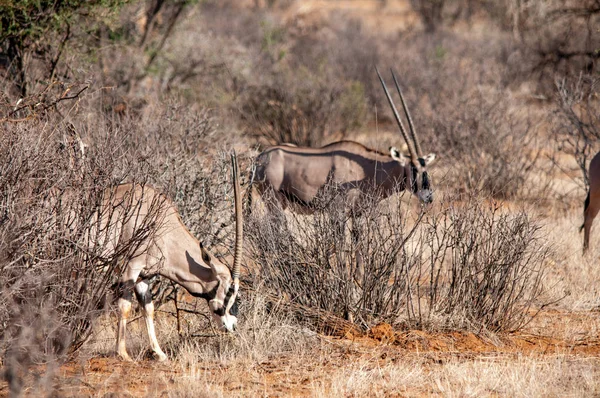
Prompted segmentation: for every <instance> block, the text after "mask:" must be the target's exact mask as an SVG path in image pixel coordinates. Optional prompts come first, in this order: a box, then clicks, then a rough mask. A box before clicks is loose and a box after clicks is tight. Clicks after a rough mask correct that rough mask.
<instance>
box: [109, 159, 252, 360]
mask: <svg viewBox="0 0 600 398" xmlns="http://www.w3.org/2000/svg"><path fill="white" fill-rule="evenodd" d="M232 163H233V184H234V197H235V214H236V241H235V251H234V259H233V266H232V269H231V270H230V269H229V268H228V267H227V266H226V265H224V264H223V263H221V262H220V261H219V260H218V259H216V258H215V257H213V256H212V255H211V254H210V253H209V252H208V251H207V250H206V249H205V248H204V247H202V244H201V243H199V242H198V240H197V239H196V238H195V237H194V236H193V235H192V234H191V233H190V231H189V230H188V229H187V228H186V227H185V225H184V224H183V222H182V221H181V218H180V217H179V213H178V212H177V209H176V207H175V205H174V204H173V203H172V202H171V201H169V200H168V199H167V198H165V197H164V196H163V195H162V194H160V193H158V192H157V191H156V190H154V189H153V188H151V187H148V186H143V187H142V186H140V185H132V184H124V185H119V186H118V187H116V188H115V189H112V190H110V192H108V193H107V195H106V197H108V198H109V199H106V200H105V203H104V206H107V207H110V208H112V209H113V210H112V211H111V215H110V216H107V217H106V218H107V219H106V220H103V221H102V223H101V224H102V225H112V226H113V227H112V228H110V229H108V228H107V230H108V232H106V231H105V232H102V234H104V235H108V236H101V238H102V239H108V241H109V242H110V241H115V242H117V241H118V240H119V239H121V237H129V236H132V235H133V234H135V233H136V232H135V230H136V227H137V226H138V225H137V224H139V223H141V222H142V221H143V219H144V217H145V216H146V215H147V214H149V213H151V212H153V211H154V210H153V209H151V207H152V206H154V205H155V204H156V203H159V205H160V209H159V210H158V211H157V212H156V217H157V219H158V221H159V223H158V226H157V228H156V231H154V232H153V233H152V236H148V237H147V238H144V240H143V242H142V243H141V244H140V245H139V247H138V249H137V251H136V252H135V253H133V255H132V256H130V258H131V260H129V261H128V262H127V263H126V264H125V265H124V268H123V270H124V271H123V274H122V276H121V277H120V281H119V289H118V291H119V295H120V297H119V300H118V308H119V325H118V334H117V347H116V351H117V354H118V355H119V356H120V357H121V358H123V359H125V360H131V358H130V356H129V354H128V353H127V349H126V343H125V341H126V339H125V332H126V325H127V319H128V317H129V314H130V311H131V305H132V298H133V293H134V292H135V295H136V297H137V299H138V301H139V303H140V305H141V307H142V309H143V313H144V318H145V321H146V328H147V331H148V337H149V339H150V345H151V347H152V350H153V351H154V353H155V354H156V355H157V357H158V359H159V360H165V359H166V358H167V356H166V355H165V353H164V352H163V351H162V350H161V348H160V346H159V344H158V341H157V339H156V333H155V329H154V321H153V316H154V305H153V303H152V294H151V292H150V289H149V287H148V284H147V283H146V282H145V278H148V277H150V276H153V275H160V276H162V277H165V278H168V279H170V280H172V281H173V282H175V283H177V284H179V285H181V286H183V287H184V288H185V289H186V290H187V291H188V292H189V293H190V294H191V295H192V296H195V297H200V298H203V299H205V300H206V301H207V302H208V306H209V308H210V310H211V312H212V313H213V315H214V318H215V319H216V321H217V322H218V324H219V325H220V327H221V328H222V329H224V330H227V331H233V330H234V329H235V327H236V323H237V311H238V308H237V295H238V289H239V275H240V262H241V251H242V241H243V236H242V232H243V230H242V213H241V202H240V200H241V199H240V188H239V179H238V167H237V161H236V158H235V155H232ZM157 199H158V200H157ZM131 209H135V216H128V217H126V216H124V215H125V214H127V213H131Z"/></svg>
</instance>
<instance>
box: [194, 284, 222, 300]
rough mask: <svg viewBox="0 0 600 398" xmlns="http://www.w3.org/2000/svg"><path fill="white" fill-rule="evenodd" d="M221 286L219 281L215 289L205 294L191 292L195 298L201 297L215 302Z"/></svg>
mask: <svg viewBox="0 0 600 398" xmlns="http://www.w3.org/2000/svg"><path fill="white" fill-rule="evenodd" d="M220 284H221V281H217V284H216V285H215V287H213V288H212V289H211V290H210V291H208V292H204V293H192V292H190V294H191V295H192V296H194V297H200V298H203V299H205V300H206V301H210V300H213V299H214V298H215V297H216V296H217V289H219V285H220Z"/></svg>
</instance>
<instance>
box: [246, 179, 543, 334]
mask: <svg viewBox="0 0 600 398" xmlns="http://www.w3.org/2000/svg"><path fill="white" fill-rule="evenodd" d="M453 203H454V204H453ZM456 203H461V204H460V205H458V204H456ZM316 207H317V208H318V209H319V211H318V212H316V213H315V214H314V215H312V216H298V215H295V214H294V213H290V214H287V217H286V213H281V212H280V211H278V210H277V209H276V210H275V214H265V215H260V214H259V215H257V212H254V213H253V214H252V216H251V217H250V219H249V220H248V221H247V225H248V239H249V244H250V250H251V255H252V257H253V258H254V259H255V261H256V262H257V264H258V266H259V268H258V269H257V270H256V273H255V274H254V278H255V279H256V280H258V281H260V282H261V283H262V284H264V286H265V287H266V288H267V289H272V290H273V291H276V292H277V293H278V294H279V295H281V296H282V297H287V299H289V300H291V302H293V303H299V304H302V305H306V306H308V307H315V308H320V309H322V310H324V311H326V312H329V313H333V314H335V315H337V316H339V317H345V318H346V319H350V320H353V321H354V322H355V323H357V324H359V325H360V326H362V327H369V326H372V325H374V324H375V323H377V322H382V321H385V322H390V323H392V324H396V325H404V326H406V327H410V328H424V329H463V330H471V331H476V332H481V331H483V330H487V331H509V330H515V329H518V328H520V327H522V326H523V325H524V324H525V323H526V322H527V321H528V320H530V318H531V315H530V313H529V312H528V309H531V308H532V307H534V306H536V305H538V304H539V303H538V301H537V300H538V298H539V297H540V294H541V293H542V285H541V280H542V276H543V268H542V267H543V264H544V261H545V259H546V258H547V256H548V255H549V249H548V247H546V246H544V244H543V243H542V240H541V236H540V227H539V226H538V225H536V224H535V223H533V222H532V221H531V220H530V219H529V217H528V216H527V214H526V213H524V212H519V213H506V212H504V211H503V210H501V209H500V208H499V207H497V206H495V205H494V204H485V202H484V201H482V200H481V199H478V198H476V197H467V198H466V199H465V200H464V201H462V202H459V201H457V198H444V199H442V201H441V204H440V207H439V210H437V209H435V208H434V209H431V210H430V211H428V212H426V213H421V214H419V215H418V216H415V215H412V216H410V213H409V211H410V210H408V209H406V210H404V211H403V210H401V208H400V207H399V202H398V201H397V200H396V198H392V199H390V200H388V201H386V202H384V203H382V204H380V205H377V202H376V200H375V198H364V201H363V202H362V203H361V204H360V206H359V209H357V210H358V211H357V212H355V213H353V214H351V215H347V213H346V212H345V211H344V203H343V199H342V198H341V197H340V196H337V195H336V193H335V189H333V190H332V191H331V192H328V193H326V194H324V196H323V197H322V198H321V199H319V200H318V203H316ZM355 209H356V208H355Z"/></svg>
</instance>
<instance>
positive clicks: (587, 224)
mask: <svg viewBox="0 0 600 398" xmlns="http://www.w3.org/2000/svg"><path fill="white" fill-rule="evenodd" d="M589 179H590V188H589V190H588V193H587V197H586V198H585V203H584V209H583V224H582V225H581V227H580V228H579V231H580V232H581V230H582V229H583V230H584V233H583V253H584V254H585V253H586V252H587V250H588V249H589V246H590V232H591V230H592V223H593V222H594V218H596V215H597V214H598V211H599V210H600V152H598V153H597V154H596V155H595V156H594V157H593V158H592V161H591V162H590V168H589Z"/></svg>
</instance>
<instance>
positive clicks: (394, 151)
mask: <svg viewBox="0 0 600 398" xmlns="http://www.w3.org/2000/svg"><path fill="white" fill-rule="evenodd" d="M390 156H391V157H392V159H394V160H395V161H397V162H400V163H401V164H402V165H405V164H406V157H404V155H403V154H402V152H400V151H399V150H398V148H396V147H395V146H391V147H390Z"/></svg>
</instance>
